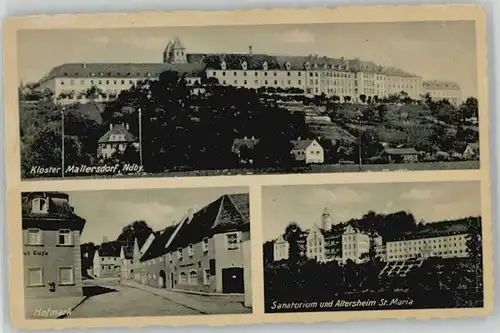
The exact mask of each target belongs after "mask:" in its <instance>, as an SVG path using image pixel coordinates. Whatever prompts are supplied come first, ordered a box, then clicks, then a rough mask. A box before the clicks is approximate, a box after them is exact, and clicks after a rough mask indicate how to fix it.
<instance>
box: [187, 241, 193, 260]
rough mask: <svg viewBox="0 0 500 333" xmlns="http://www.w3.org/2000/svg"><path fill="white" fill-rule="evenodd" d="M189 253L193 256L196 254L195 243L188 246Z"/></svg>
mask: <svg viewBox="0 0 500 333" xmlns="http://www.w3.org/2000/svg"><path fill="white" fill-rule="evenodd" d="M188 255H189V256H190V257H192V256H193V255H194V251H193V244H189V246H188Z"/></svg>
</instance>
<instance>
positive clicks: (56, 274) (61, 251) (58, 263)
mask: <svg viewBox="0 0 500 333" xmlns="http://www.w3.org/2000/svg"><path fill="white" fill-rule="evenodd" d="M84 226H85V220H84V219H83V218H81V217H79V216H78V215H76V214H75V212H74V210H73V207H71V206H70V203H69V196H68V195H67V194H65V193H59V192H28V193H23V194H22V229H23V252H24V260H23V266H24V274H23V275H24V295H25V297H26V298H44V297H65V296H82V295H83V292H82V276H81V258H80V235H81V233H82V231H83V228H84Z"/></svg>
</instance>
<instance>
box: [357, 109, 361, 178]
mask: <svg viewBox="0 0 500 333" xmlns="http://www.w3.org/2000/svg"><path fill="white" fill-rule="evenodd" d="M361 116H362V113H361V110H358V116H357V120H358V125H360V128H359V130H358V167H359V171H361V169H362V167H361V162H362V157H361V129H362V128H361Z"/></svg>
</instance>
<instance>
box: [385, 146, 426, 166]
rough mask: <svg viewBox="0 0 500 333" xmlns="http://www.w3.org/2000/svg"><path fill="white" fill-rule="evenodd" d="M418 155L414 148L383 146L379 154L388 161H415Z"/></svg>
mask: <svg viewBox="0 0 500 333" xmlns="http://www.w3.org/2000/svg"><path fill="white" fill-rule="evenodd" d="M418 156H419V153H418V151H416V150H415V149H414V148H384V149H383V150H382V151H381V152H380V155H379V157H380V158H382V159H383V160H385V161H387V162H388V163H416V162H418Z"/></svg>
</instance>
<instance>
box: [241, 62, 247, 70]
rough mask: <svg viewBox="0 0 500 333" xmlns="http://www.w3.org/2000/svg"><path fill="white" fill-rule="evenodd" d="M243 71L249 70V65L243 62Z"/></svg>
mask: <svg viewBox="0 0 500 333" xmlns="http://www.w3.org/2000/svg"><path fill="white" fill-rule="evenodd" d="M241 69H243V70H244V71H246V70H247V69H248V64H247V62H246V61H243V63H242V64H241Z"/></svg>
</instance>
